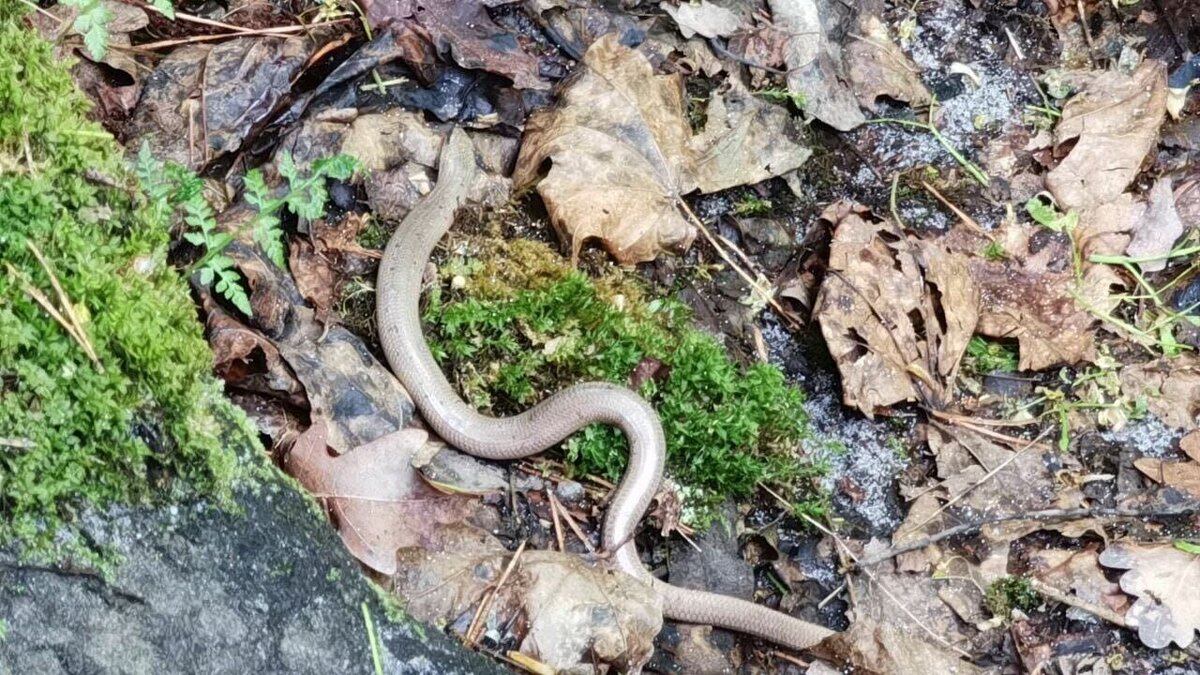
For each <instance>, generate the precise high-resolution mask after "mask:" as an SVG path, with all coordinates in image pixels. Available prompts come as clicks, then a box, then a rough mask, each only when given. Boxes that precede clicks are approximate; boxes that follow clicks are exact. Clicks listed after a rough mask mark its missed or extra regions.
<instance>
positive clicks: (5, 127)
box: [0, 2, 261, 557]
mask: <svg viewBox="0 0 1200 675" xmlns="http://www.w3.org/2000/svg"><path fill="white" fill-rule="evenodd" d="M26 11H27V10H26V8H24V6H23V5H18V4H16V3H13V2H2V3H0V260H3V261H4V269H3V270H0V444H3V447H0V540H4V541H9V540H13V539H17V540H19V541H20V542H22V543H23V544H24V545H25V547H26V549H27V551H28V552H30V553H35V554H39V555H42V556H48V557H61V556H62V555H65V554H67V553H72V554H78V553H80V552H84V549H86V547H83V546H81V545H77V544H75V543H74V542H75V540H74V539H73V538H72V537H71V536H70V532H71V531H72V527H73V525H72V524H73V522H74V520H75V517H76V514H77V513H78V512H79V510H80V509H82V508H84V507H87V506H104V505H108V504H113V503H135V502H142V501H147V500H163V499H170V498H175V497H178V496H181V495H186V494H191V495H195V494H203V495H209V496H213V497H216V498H217V499H218V500H225V501H227V502H228V499H229V497H230V495H231V492H230V489H231V486H232V485H233V483H234V481H235V479H236V478H237V477H238V476H240V475H243V474H244V471H243V468H244V467H240V466H239V459H238V454H236V453H235V452H234V451H233V450H231V448H234V447H242V448H247V447H251V448H253V447H257V441H256V439H255V436H254V434H253V433H252V431H251V430H250V428H249V426H248V425H247V424H246V422H245V418H244V416H243V415H242V414H241V413H240V411H238V410H236V409H235V408H234V407H233V406H232V405H231V404H230V403H229V402H227V401H226V400H225V399H224V398H222V396H221V393H220V392H221V388H220V385H219V383H217V382H216V381H215V380H214V379H213V377H212V375H211V371H212V355H211V352H210V351H209V348H208V345H207V344H206V343H205V341H204V337H203V334H202V330H201V326H200V324H199V322H198V321H197V318H196V310H195V307H194V305H193V303H192V300H191V297H190V295H189V293H188V289H187V285H186V283H185V281H184V280H183V279H182V278H181V277H180V275H179V273H178V272H177V271H176V270H174V269H172V268H171V267H170V266H169V265H168V264H167V262H166V252H167V245H168V224H167V223H163V222H154V221H152V220H151V219H150V217H149V215H148V214H149V210H148V209H146V208H144V205H143V204H141V203H140V202H139V200H140V193H139V191H138V190H137V187H136V182H135V181H134V180H133V178H132V177H131V174H130V173H129V171H128V169H127V167H126V166H125V165H124V163H123V161H122V158H121V157H122V156H121V151H120V148H119V146H118V145H117V144H116V143H115V142H114V140H113V139H112V137H111V136H110V135H109V134H108V133H107V132H106V131H104V130H103V129H102V128H101V127H100V126H99V125H97V124H95V123H93V122H91V121H89V120H88V119H87V111H88V107H89V103H88V102H87V101H86V100H85V99H84V97H83V96H82V94H80V93H79V92H78V91H77V90H76V88H75V86H74V84H73V83H72V81H71V78H70V75H69V74H68V71H67V67H66V64H63V63H60V62H56V60H55V58H54V55H53V53H52V50H51V47H50V45H49V44H48V43H46V42H44V41H43V40H41V39H38V38H37V37H36V36H35V35H34V34H33V33H32V32H31V31H30V30H29V29H28V27H27V26H26V25H25V19H24V13H25V12H26ZM39 258H40V260H39ZM242 456H243V457H244V458H246V459H245V461H247V462H250V463H252V464H259V463H260V462H261V460H260V459H259V458H258V456H257V453H253V452H251V453H244V454H243V455H242Z"/></svg>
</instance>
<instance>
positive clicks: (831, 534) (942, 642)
mask: <svg viewBox="0 0 1200 675" xmlns="http://www.w3.org/2000/svg"><path fill="white" fill-rule="evenodd" d="M800 517H801V518H803V519H804V520H806V521H808V524H809V525H812V526H813V527H815V528H817V529H818V530H820V531H821V532H824V533H825V534H826V535H828V536H829V537H831V538H832V539H833V541H834V543H836V544H837V545H838V548H840V549H841V550H843V551H845V553H846V555H847V556H849V558H850V559H851V560H853V561H854V562H855V563H856V564H857V565H858V569H859V571H861V572H862V573H863V574H865V575H866V576H867V578H868V579H870V581H871V583H873V584H875V585H876V586H877V587H878V588H879V590H881V591H883V594H884V595H885V596H887V598H888V600H891V601H892V603H894V604H895V605H896V606H897V607H899V608H900V611H902V612H904V614H905V615H906V616H908V618H909V619H912V621H913V623H915V624H917V626H920V628H921V630H923V631H925V633H926V634H927V635H929V637H931V638H933V639H934V641H935V642H937V643H938V644H940V645H942V646H944V647H946V648H947V649H952V650H954V652H955V653H957V654H959V655H961V656H962V657H963V658H966V659H969V658H971V654H970V653H968V652H967V651H966V650H964V649H962V648H961V647H958V646H956V645H953V644H951V643H950V642H949V641H947V640H946V639H945V638H943V637H942V636H940V635H938V634H937V633H935V632H934V631H933V630H932V629H930V628H929V626H926V625H925V624H924V623H923V622H922V621H921V619H919V618H917V615H915V614H913V613H912V610H910V609H909V608H908V607H906V606H905V605H904V603H903V602H900V600H899V598H897V597H896V596H894V595H892V592H891V591H889V590H888V588H887V586H884V585H883V584H881V583H879V580H878V579H876V578H875V575H874V574H871V571H870V570H868V569H866V566H865V565H863V564H862V562H861V561H859V559H858V556H856V555H854V551H852V550H850V547H849V546H847V545H846V542H844V541H842V538H841V537H839V536H838V535H837V533H835V532H834V531H833V530H830V529H829V528H827V527H825V526H824V525H822V524H821V523H818V522H817V521H816V520H813V519H812V518H811V517H810V516H809V515H808V514H805V513H801V514H800Z"/></svg>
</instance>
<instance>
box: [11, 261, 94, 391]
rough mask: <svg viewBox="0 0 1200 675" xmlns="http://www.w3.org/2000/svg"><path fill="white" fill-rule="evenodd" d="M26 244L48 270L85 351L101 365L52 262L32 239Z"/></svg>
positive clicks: (53, 286)
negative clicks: (48, 260)
mask: <svg viewBox="0 0 1200 675" xmlns="http://www.w3.org/2000/svg"><path fill="white" fill-rule="evenodd" d="M25 245H26V247H28V248H29V251H30V253H33V257H35V258H37V261H38V264H39V265H41V266H42V269H43V270H45V271H46V276H48V277H50V286H51V287H52V288H54V294H55V295H56V296H58V304H59V305H60V306H61V307H62V309H63V313H65V314H66V315H67V317H68V318H69V319H71V323H72V324H73V325H74V326H75V330H76V331H78V333H79V337H80V338H81V339H82V340H83V349H84V351H86V352H87V353H88V356H89V357H91V359H92V361H94V362H95V363H96V365H97V366H99V365H100V360H99V359H97V358H96V350H95V348H93V347H92V342H91V340H89V339H88V336H87V331H86V330H84V329H83V321H80V319H79V315H78V314H77V313H76V312H75V304H74V303H73V302H71V299H70V298H68V297H67V292H66V291H64V290H63V287H62V284H60V283H59V282H58V276H57V275H55V274H54V270H53V269H51V268H50V263H48V262H46V256H44V255H42V251H41V250H40V249H39V248H38V247H37V245H36V244H34V243H33V242H32V241H26V242H25ZM100 371H101V372H104V369H103V368H101V369H100Z"/></svg>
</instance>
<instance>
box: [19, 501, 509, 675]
mask: <svg viewBox="0 0 1200 675" xmlns="http://www.w3.org/2000/svg"><path fill="white" fill-rule="evenodd" d="M238 500H239V503H240V505H241V509H242V513H234V514H231V513H226V512H223V511H221V510H219V509H217V508H214V507H213V506H212V505H211V504H205V503H204V502H194V503H190V504H185V505H180V506H176V507H164V508H158V509H152V508H136V509H119V510H110V511H108V512H106V513H105V514H103V515H102V516H101V515H92V516H89V517H87V518H85V521H86V522H85V526H84V528H83V531H84V533H85V535H86V536H88V537H89V538H91V539H92V540H93V541H94V542H96V543H97V544H99V545H101V546H105V547H111V548H112V549H113V550H115V551H117V552H118V553H119V554H120V555H121V556H122V557H123V558H124V561H123V562H122V563H121V564H120V565H118V566H117V568H116V572H115V574H114V575H113V578H112V580H111V581H110V582H106V581H105V580H104V579H103V578H101V576H100V575H99V574H97V573H95V572H94V571H92V570H90V569H78V568H77V569H72V568H70V567H50V566H46V565H39V564H33V563H25V562H22V561H21V560H20V559H19V558H18V557H16V556H14V555H13V554H12V552H11V551H9V550H4V551H0V618H2V619H3V620H4V624H5V625H6V626H7V634H6V635H5V636H4V637H3V638H0V673H3V674H8V673H38V674H39V675H57V674H67V673H70V674H80V675H83V674H87V675H92V674H94V673H205V674H209V673H213V674H215V673H321V674H322V675H327V674H333V673H364V674H369V673H374V665H373V663H372V657H371V649H370V645H369V641H368V633H367V630H366V627H365V624H364V619H363V609H362V605H363V603H364V602H365V603H367V605H368V607H369V608H370V612H371V615H372V620H373V623H374V625H375V628H376V631H377V632H378V634H379V637H380V641H381V643H382V660H383V666H384V671H385V672H386V673H389V674H393V673H395V674H399V673H438V674H446V675H449V674H451V673H489V672H502V671H501V670H500V669H499V667H498V666H496V665H495V664H494V663H492V662H491V661H488V660H487V659H485V658H484V657H482V656H478V655H475V654H471V653H468V652H466V651H464V650H463V649H462V648H460V647H459V646H458V645H457V644H455V643H454V642H453V641H452V640H450V639H449V638H447V637H445V636H444V635H443V634H442V633H440V632H438V631H437V630H436V629H434V628H431V627H427V626H421V627H418V626H417V625H416V624H415V623H411V624H396V623H391V622H389V621H388V619H387V618H386V617H385V614H384V610H383V606H382V604H381V603H380V601H379V598H378V597H377V596H376V594H375V593H374V592H373V591H372V590H371V588H370V587H369V585H368V583H367V582H366V581H365V580H364V578H363V577H362V575H361V574H360V572H359V569H358V566H357V565H356V564H355V563H354V561H353V560H352V559H351V558H350V557H349V555H348V554H347V553H346V552H345V550H344V549H343V548H342V544H341V542H340V541H339V540H338V538H337V535H336V533H335V532H334V531H333V529H332V528H330V527H329V526H328V525H327V524H326V523H325V522H322V520H321V518H320V517H319V516H318V515H316V514H315V513H314V512H313V510H312V509H311V508H310V505H309V503H308V502H306V501H305V499H304V498H303V497H301V496H300V495H299V494H298V493H296V492H295V491H294V490H293V489H292V488H291V487H290V485H289V484H287V483H286V482H284V481H283V480H280V479H274V480H272V481H271V482H269V483H268V484H267V485H265V486H263V487H262V488H261V489H259V490H257V491H256V492H251V491H243V492H242V493H240V494H239V497H238Z"/></svg>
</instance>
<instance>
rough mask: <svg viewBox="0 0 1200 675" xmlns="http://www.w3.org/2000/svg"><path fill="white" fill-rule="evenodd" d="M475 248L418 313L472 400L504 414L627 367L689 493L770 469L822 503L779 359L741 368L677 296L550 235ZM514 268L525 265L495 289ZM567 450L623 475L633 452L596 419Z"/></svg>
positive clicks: (801, 415)
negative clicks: (569, 261)
mask: <svg viewBox="0 0 1200 675" xmlns="http://www.w3.org/2000/svg"><path fill="white" fill-rule="evenodd" d="M529 248H540V249H544V250H545V253H544V254H542V257H540V258H538V260H539V261H540V262H531V260H532V259H533V258H535V257H536V256H532V255H529V254H528V251H525V253H522V249H529ZM514 251H515V254H514ZM522 255H524V258H525V262H524V263H517V262H514V260H513V259H514V257H516V258H520V257H521V256H522ZM478 259H479V260H483V261H484V262H483V263H482V265H480V264H478V263H474V264H473V263H472V262H470V261H458V262H452V263H447V264H446V265H444V266H443V274H444V276H446V277H447V278H449V279H451V281H452V283H450V284H448V288H446V287H438V288H437V289H435V291H434V293H432V295H431V298H430V302H429V305H428V309H427V311H426V312H425V321H426V323H427V325H428V330H427V334H428V335H429V338H430V339H429V342H430V346H431V349H432V350H433V352H434V354H435V357H436V358H437V359H438V360H439V361H440V362H441V363H442V364H443V365H444V366H446V367H447V368H448V369H449V372H450V373H451V377H452V380H454V381H456V382H457V383H458V385H459V387H460V388H461V389H462V390H463V394H464V396H465V398H467V400H470V401H472V402H473V403H475V404H476V405H478V406H481V407H486V408H490V409H491V410H492V411H493V412H497V413H500V414H511V413H515V412H520V411H522V410H524V409H526V408H528V407H529V406H530V405H532V404H534V403H536V402H537V401H539V400H541V399H542V398H544V397H545V396H547V395H548V394H550V393H553V392H555V391H558V390H560V389H562V388H564V387H565V386H567V385H569V384H572V383H575V382H581V381H593V380H604V381H608V382H614V383H620V384H629V383H630V382H631V380H632V381H633V384H634V385H635V386H636V387H637V389H638V390H639V391H640V392H641V394H642V395H643V396H645V397H646V398H647V400H649V401H650V402H651V403H652V404H653V405H654V406H655V408H656V409H657V411H658V413H659V416H660V418H661V420H662V424H663V429H664V432H665V434H666V438H667V448H668V466H669V469H670V470H671V472H672V474H673V475H674V477H675V478H676V479H677V480H678V481H679V482H680V483H681V484H682V485H683V486H684V487H685V488H688V489H691V490H692V492H690V493H689V494H691V495H692V497H693V499H692V504H691V506H697V505H698V504H697V503H698V502H703V501H706V500H707V499H709V498H712V499H716V500H718V501H719V500H721V499H724V498H725V497H726V496H728V495H731V494H736V495H744V494H747V493H749V492H750V491H752V490H754V489H755V487H756V486H757V485H758V484H759V483H760V482H766V483H773V484H776V485H786V486H788V487H790V488H793V489H794V492H795V493H796V494H798V495H799V497H798V499H797V501H798V502H802V503H805V504H807V507H808V508H810V509H815V510H819V508H820V505H821V504H823V502H822V499H823V496H822V495H821V494H820V492H819V491H817V490H814V489H813V488H812V480H811V479H812V478H813V477H814V476H817V475H821V474H823V472H824V470H825V467H824V466H823V465H822V464H821V463H820V462H818V461H814V460H813V459H811V458H810V457H808V456H806V454H805V453H803V452H802V451H801V446H802V445H803V444H804V443H805V442H808V441H809V427H808V417H807V415H806V413H805V409H804V407H803V402H804V399H803V395H802V394H801V392H800V390H799V389H796V388H795V387H792V386H789V385H788V384H787V383H786V381H785V380H784V377H783V374H782V373H781V372H780V371H779V370H778V369H777V368H775V367H774V366H770V365H766V364H756V365H752V366H750V367H749V368H746V369H742V368H739V367H738V366H737V365H736V364H735V363H733V362H732V361H731V360H730V359H729V356H728V355H727V354H726V352H725V349H724V347H722V346H721V344H720V343H719V342H718V341H717V340H716V339H715V338H713V337H712V336H710V335H707V334H705V333H702V332H700V331H698V330H696V329H695V328H693V327H692V326H691V323H690V312H689V311H688V310H687V308H686V307H684V306H683V305H682V304H680V303H679V302H676V301H673V300H653V301H648V300H646V299H645V298H644V297H643V293H642V291H641V290H640V289H639V288H638V287H636V286H635V285H633V284H632V283H631V282H628V281H626V282H623V283H616V282H614V281H613V280H611V279H603V278H602V279H599V280H596V281H593V280H591V279H589V278H587V277H586V276H584V275H583V274H581V273H579V272H576V271H573V270H572V269H571V268H570V267H569V266H567V265H565V264H564V263H563V261H562V260H561V259H559V258H558V257H557V256H556V255H555V254H554V253H553V252H551V251H549V250H548V249H546V247H544V245H541V244H536V243H534V242H521V243H517V242H508V243H505V244H502V245H496V247H494V248H493V249H491V250H488V251H486V252H485V253H484V254H482V255H480V256H479V258H478ZM551 260H552V262H551ZM514 270H527V272H525V273H524V274H525V278H523V279H519V280H517V279H514V280H513V283H512V284H511V285H509V284H507V283H502V284H500V285H501V286H503V287H502V288H498V287H497V279H501V280H502V279H503V276H504V275H509V276H512V275H515V274H519V273H518V272H515V271H514ZM565 450H566V457H567V459H568V461H569V462H570V463H571V464H572V465H573V467H574V468H575V470H576V471H578V472H580V473H595V474H599V475H602V476H605V477H608V478H616V477H619V476H620V474H621V473H622V471H623V470H624V468H625V464H626V460H627V454H628V449H627V446H626V443H625V438H624V436H623V435H622V434H621V433H620V432H619V431H617V430H616V429H614V428H612V427H608V426H602V425H594V426H589V427H587V428H585V429H583V430H582V431H581V432H579V433H578V434H576V435H575V436H573V437H571V438H570V439H569V440H568V441H567V442H566V444H565ZM699 511H703V509H698V512H699Z"/></svg>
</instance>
